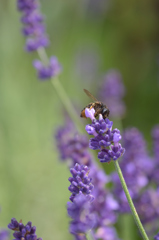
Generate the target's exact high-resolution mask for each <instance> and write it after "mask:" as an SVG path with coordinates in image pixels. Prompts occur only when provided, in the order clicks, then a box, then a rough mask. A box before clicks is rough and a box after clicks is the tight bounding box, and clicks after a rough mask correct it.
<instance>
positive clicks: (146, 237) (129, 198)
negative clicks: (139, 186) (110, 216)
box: [114, 160, 149, 240]
mask: <svg viewBox="0 0 159 240" xmlns="http://www.w3.org/2000/svg"><path fill="white" fill-rule="evenodd" d="M114 165H115V168H116V171H117V173H118V175H119V178H120V182H121V184H122V187H123V190H124V192H125V195H126V197H127V200H128V203H129V206H130V209H131V212H132V215H133V217H134V220H135V222H136V224H137V226H138V228H139V231H140V233H141V235H142V237H143V239H144V240H149V238H148V236H147V234H146V232H145V229H144V228H143V226H142V223H141V221H140V218H139V216H138V214H137V212H136V209H135V206H134V204H133V201H132V199H131V197H130V194H129V190H128V188H127V185H126V182H125V180H124V177H123V174H122V171H121V169H120V166H119V163H118V161H117V160H116V161H114Z"/></svg>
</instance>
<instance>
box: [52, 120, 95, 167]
mask: <svg viewBox="0 0 159 240" xmlns="http://www.w3.org/2000/svg"><path fill="white" fill-rule="evenodd" d="M55 138H56V143H57V148H58V150H59V153H60V159H61V160H62V161H70V165H71V166H72V167H73V166H74V165H75V164H76V163H79V164H83V165H87V166H90V165H91V164H92V156H91V155H90V153H89V152H88V150H87V149H88V146H89V141H88V138H87V137H86V136H84V135H80V134H78V133H77V132H76V130H75V129H74V126H73V124H71V122H70V121H66V125H65V126H64V127H60V128H59V129H58V130H57V132H56V136H55Z"/></svg>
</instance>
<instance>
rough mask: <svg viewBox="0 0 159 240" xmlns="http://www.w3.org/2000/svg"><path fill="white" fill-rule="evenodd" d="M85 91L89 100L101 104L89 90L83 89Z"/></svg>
mask: <svg viewBox="0 0 159 240" xmlns="http://www.w3.org/2000/svg"><path fill="white" fill-rule="evenodd" d="M83 91H84V92H85V93H86V94H87V96H88V97H89V98H91V99H92V100H93V101H94V102H99V101H98V100H97V99H96V98H95V97H94V96H93V95H92V94H91V93H90V92H89V91H88V90H87V89H83Z"/></svg>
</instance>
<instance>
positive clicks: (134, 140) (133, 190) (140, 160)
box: [112, 128, 153, 212]
mask: <svg viewBox="0 0 159 240" xmlns="http://www.w3.org/2000/svg"><path fill="white" fill-rule="evenodd" d="M123 146H124V148H125V149H126V152H125V154H124V156H123V158H122V160H121V163H120V167H121V170H122V173H123V176H124V178H125V181H126V183H127V186H128V189H129V192H130V195H131V197H132V199H133V200H135V199H136V198H137V197H138V196H139V194H140V192H141V191H142V190H143V189H144V188H145V187H146V186H147V185H148V183H149V177H150V176H151V173H152V170H153V162H152V160H151V159H150V157H149V156H148V153H147V151H146V144H145V141H144V138H143V136H142V134H141V133H140V132H139V131H138V130H137V129H136V128H131V129H127V130H125V132H124V133H123ZM112 180H113V183H114V194H115V196H116V197H117V199H118V201H119V204H120V210H121V211H122V212H127V211H130V208H129V206H128V203H127V200H126V197H125V194H124V191H123V189H122V187H121V183H120V181H119V178H118V176H117V173H113V174H112Z"/></svg>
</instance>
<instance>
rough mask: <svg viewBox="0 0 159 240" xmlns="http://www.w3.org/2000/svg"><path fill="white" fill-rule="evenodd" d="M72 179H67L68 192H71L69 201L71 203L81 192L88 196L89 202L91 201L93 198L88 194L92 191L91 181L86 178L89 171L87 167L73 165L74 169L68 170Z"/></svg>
mask: <svg viewBox="0 0 159 240" xmlns="http://www.w3.org/2000/svg"><path fill="white" fill-rule="evenodd" d="M70 172H71V174H72V177H70V178H69V181H70V183H71V185H70V186H69V188H68V189H69V191H70V192H72V195H71V197H70V200H71V201H72V202H73V200H74V198H75V196H76V195H77V194H79V193H80V192H82V193H83V194H85V195H87V196H89V198H90V200H91V201H93V200H94V197H93V196H92V195H91V194H90V193H91V192H92V190H93V187H94V186H93V184H92V183H91V181H92V179H91V178H89V177H88V173H89V169H88V167H87V166H84V165H79V164H78V163H76V164H75V166H74V168H71V169H70Z"/></svg>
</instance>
